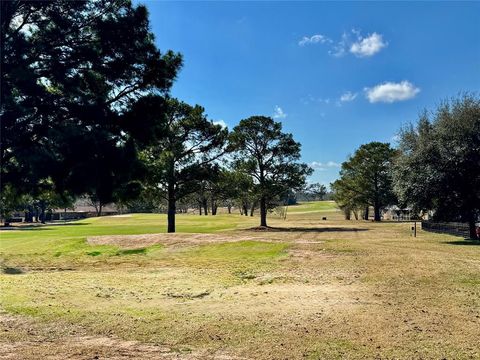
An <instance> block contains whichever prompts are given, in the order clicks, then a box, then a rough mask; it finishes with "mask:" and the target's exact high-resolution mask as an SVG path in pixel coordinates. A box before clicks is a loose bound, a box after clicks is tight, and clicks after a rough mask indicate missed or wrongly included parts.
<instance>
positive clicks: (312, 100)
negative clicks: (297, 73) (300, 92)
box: [300, 94, 331, 105]
mask: <svg viewBox="0 0 480 360" xmlns="http://www.w3.org/2000/svg"><path fill="white" fill-rule="evenodd" d="M300 101H301V102H302V103H303V104H304V105H308V104H310V103H319V104H325V105H328V104H330V101H331V100H330V98H322V97H315V96H313V95H311V94H309V95H308V96H307V97H304V98H301V99H300Z"/></svg>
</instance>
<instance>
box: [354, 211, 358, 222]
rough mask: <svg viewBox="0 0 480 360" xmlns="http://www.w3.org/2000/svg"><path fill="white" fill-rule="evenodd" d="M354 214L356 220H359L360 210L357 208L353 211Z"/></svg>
mask: <svg viewBox="0 0 480 360" xmlns="http://www.w3.org/2000/svg"><path fill="white" fill-rule="evenodd" d="M353 216H355V220H358V211H357V210H354V211H353Z"/></svg>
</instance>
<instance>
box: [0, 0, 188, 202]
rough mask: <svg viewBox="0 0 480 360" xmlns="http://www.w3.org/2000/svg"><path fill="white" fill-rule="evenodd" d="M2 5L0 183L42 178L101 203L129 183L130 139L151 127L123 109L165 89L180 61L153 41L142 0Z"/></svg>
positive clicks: (134, 147) (133, 145) (23, 188)
mask: <svg viewBox="0 0 480 360" xmlns="http://www.w3.org/2000/svg"><path fill="white" fill-rule="evenodd" d="M1 15H2V16H1V29H2V31H1V39H0V46H1V54H2V64H1V68H2V72H1V81H0V83H1V91H0V96H1V98H0V104H1V121H0V123H1V131H0V133H1V149H0V150H1V163H2V169H1V176H2V189H3V188H5V187H6V186H10V187H15V190H16V191H17V192H18V193H20V194H24V193H28V194H32V193H34V192H37V189H36V188H37V186H38V185H39V183H40V182H41V181H42V180H44V179H50V180H51V181H52V183H53V184H54V187H55V189H56V191H57V192H58V193H63V192H64V191H68V192H71V193H74V194H82V193H90V194H91V195H92V196H93V197H94V198H95V199H96V200H97V201H98V202H100V203H106V202H109V201H111V200H112V199H115V198H118V197H121V196H123V195H125V194H131V193H133V192H132V190H131V189H128V190H126V189H125V188H126V187H131V186H132V185H131V184H130V183H131V182H132V181H133V180H134V179H135V178H137V177H138V176H139V174H140V171H139V169H138V165H137V164H136V161H135V160H136V155H137V151H138V147H139V146H143V145H144V144H145V143H146V142H148V141H151V140H152V139H155V137H156V136H158V135H159V128H158V126H154V125H153V124H151V123H149V122H148V121H145V122H144V121H143V118H142V117H135V118H133V117H131V116H128V114H129V112H130V110H131V108H132V106H133V105H134V104H136V103H138V102H139V101H141V98H142V96H144V95H145V93H147V92H153V93H156V94H159V95H164V94H165V93H166V92H167V91H168V90H169V88H170V87H171V85H172V83H173V80H174V79H175V77H176V74H177V71H178V69H179V68H180V66H181V62H182V59H181V56H180V55H178V54H175V53H173V52H170V51H169V52H167V53H165V54H162V53H160V51H159V50H158V49H157V48H156V46H155V43H154V37H153V34H152V33H151V32H150V29H149V26H150V25H149V21H148V13H147V10H146V8H145V6H142V5H140V6H132V4H131V2H130V1H128V0H115V1H109V0H107V1H55V2H53V1H4V2H1ZM147 120H148V119H147ZM125 163H128V164H129V166H124V165H125Z"/></svg>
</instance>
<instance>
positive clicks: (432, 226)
mask: <svg viewBox="0 0 480 360" xmlns="http://www.w3.org/2000/svg"><path fill="white" fill-rule="evenodd" d="M422 230H426V231H432V232H439V233H445V234H451V235H458V236H464V237H469V236H470V231H469V227H468V224H467V223H459V222H433V221H422Z"/></svg>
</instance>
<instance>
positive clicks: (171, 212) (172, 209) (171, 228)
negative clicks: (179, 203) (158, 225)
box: [167, 183, 176, 233]
mask: <svg viewBox="0 0 480 360" xmlns="http://www.w3.org/2000/svg"><path fill="white" fill-rule="evenodd" d="M175 213H176V199H175V185H174V184H173V183H170V184H168V210H167V224H168V227H167V232H169V233H174V232H175Z"/></svg>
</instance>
